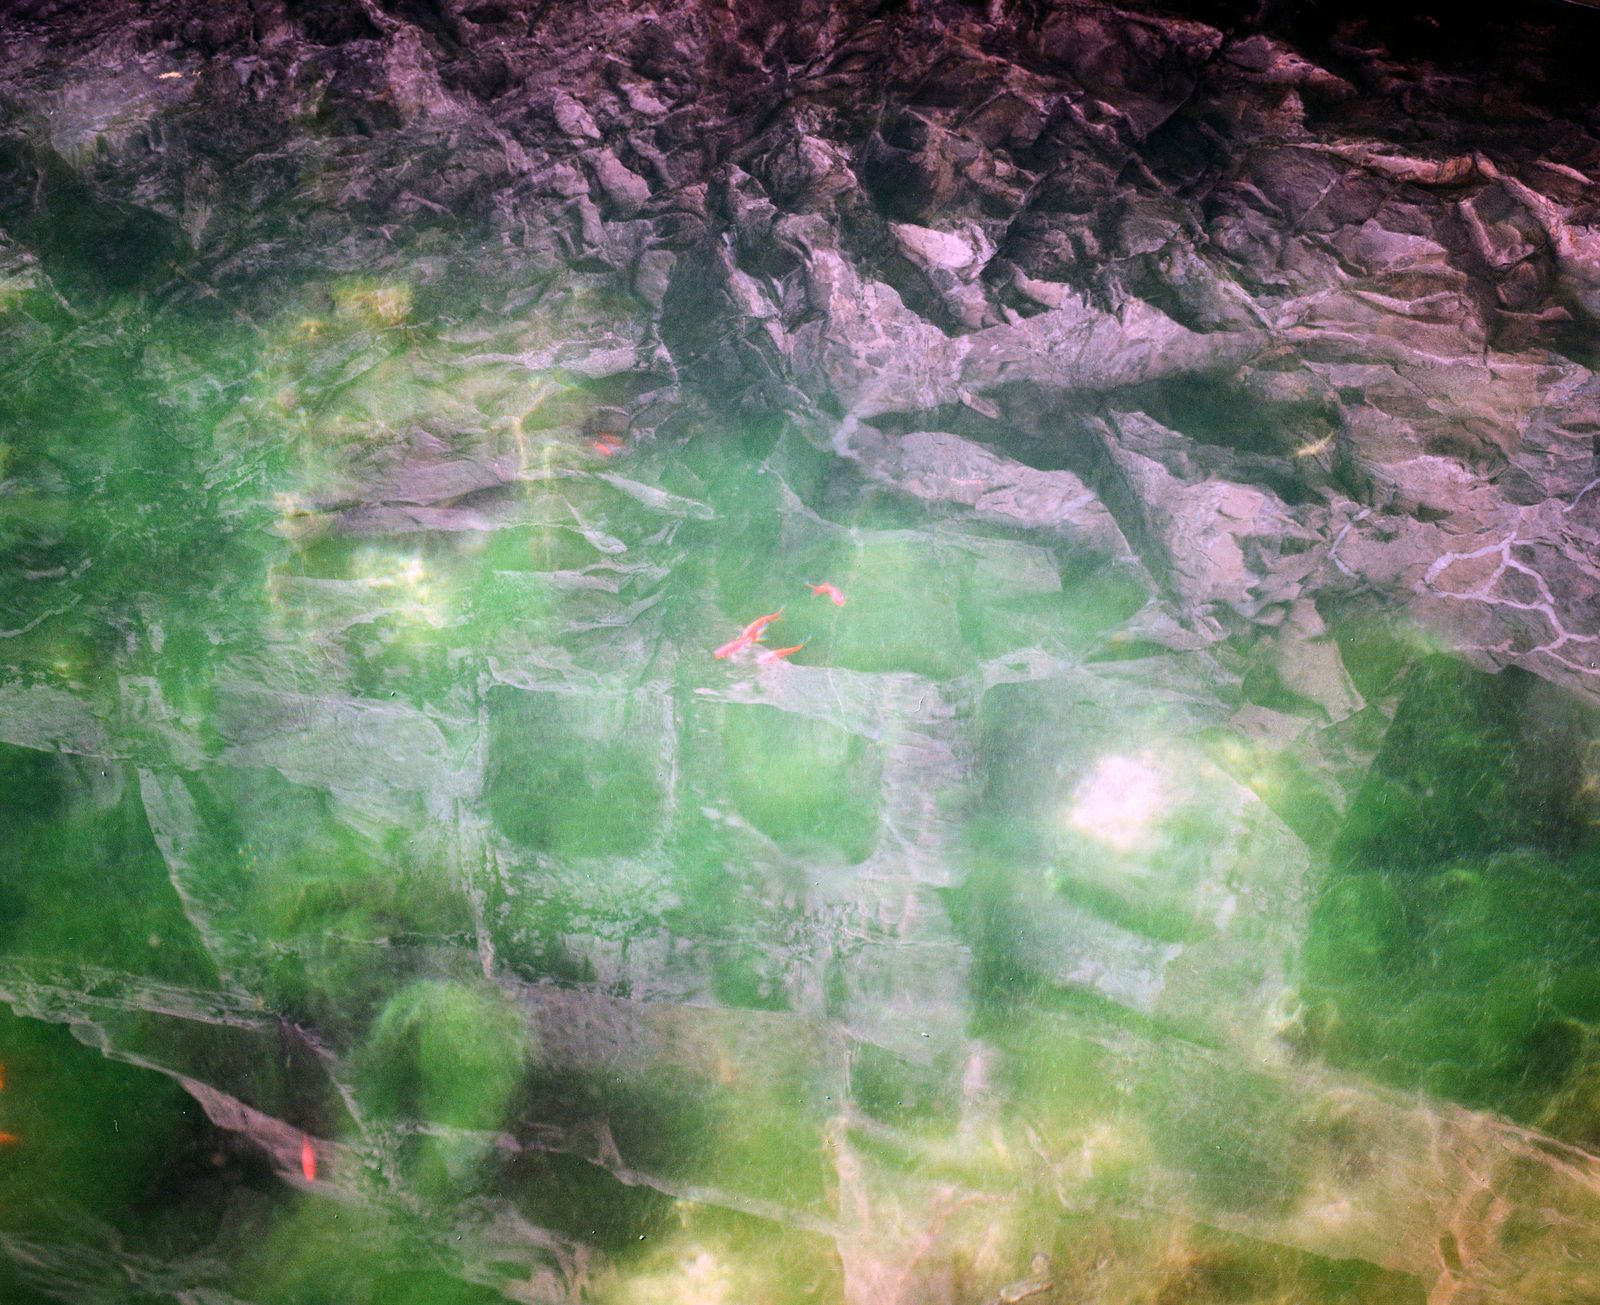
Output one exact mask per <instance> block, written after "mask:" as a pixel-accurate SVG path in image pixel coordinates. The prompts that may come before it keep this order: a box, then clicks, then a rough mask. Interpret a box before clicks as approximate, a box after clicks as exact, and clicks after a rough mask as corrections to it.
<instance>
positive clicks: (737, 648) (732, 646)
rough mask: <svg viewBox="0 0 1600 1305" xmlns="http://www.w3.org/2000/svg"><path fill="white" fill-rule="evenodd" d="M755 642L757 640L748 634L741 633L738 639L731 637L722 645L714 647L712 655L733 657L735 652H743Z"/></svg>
mask: <svg viewBox="0 0 1600 1305" xmlns="http://www.w3.org/2000/svg"><path fill="white" fill-rule="evenodd" d="M754 642H755V640H754V639H752V638H750V637H749V636H748V635H743V634H741V635H740V636H739V637H738V638H737V639H729V640H728V642H727V643H725V644H723V645H722V647H720V648H715V649H713V650H712V653H711V655H712V656H713V657H732V656H733V655H734V653H736V652H743V651H744V650H745V649H746V648H748V647H749V646H750V645H751V644H753V643H754Z"/></svg>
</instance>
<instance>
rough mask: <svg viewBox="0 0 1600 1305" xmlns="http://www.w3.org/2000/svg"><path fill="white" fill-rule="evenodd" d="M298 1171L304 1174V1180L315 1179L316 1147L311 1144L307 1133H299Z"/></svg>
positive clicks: (312, 1180) (311, 1181)
mask: <svg viewBox="0 0 1600 1305" xmlns="http://www.w3.org/2000/svg"><path fill="white" fill-rule="evenodd" d="M300 1172H301V1173H303V1174H304V1175H305V1176H306V1182H308V1183H314V1182H316V1181H317V1148H316V1147H314V1146H312V1145H311V1135H310V1134H309V1133H302V1134H300Z"/></svg>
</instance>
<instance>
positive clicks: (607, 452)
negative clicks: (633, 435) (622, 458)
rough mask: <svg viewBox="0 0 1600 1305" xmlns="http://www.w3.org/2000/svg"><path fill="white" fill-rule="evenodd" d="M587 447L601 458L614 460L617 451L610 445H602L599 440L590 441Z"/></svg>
mask: <svg viewBox="0 0 1600 1305" xmlns="http://www.w3.org/2000/svg"><path fill="white" fill-rule="evenodd" d="M589 447H590V448H591V449H593V450H594V451H595V452H596V453H598V454H599V455H600V456H601V457H602V458H614V457H616V456H617V450H616V449H615V448H614V447H613V446H612V445H610V444H606V443H603V442H601V441H600V440H590V441H589Z"/></svg>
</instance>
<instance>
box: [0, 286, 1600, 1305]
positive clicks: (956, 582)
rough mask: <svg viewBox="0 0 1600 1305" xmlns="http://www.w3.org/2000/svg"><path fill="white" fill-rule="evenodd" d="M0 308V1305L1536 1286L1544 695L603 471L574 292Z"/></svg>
mask: <svg viewBox="0 0 1600 1305" xmlns="http://www.w3.org/2000/svg"><path fill="white" fill-rule="evenodd" d="M5 285H6V286H7V287H9V288H6V289H4V290H0V332H3V333H4V344H5V348H6V349H7V351H8V354H9V357H10V358H11V359H12V360H13V362H12V364H11V376H12V380H13V383H12V385H11V386H10V387H9V389H8V391H7V393H6V394H5V396H4V398H3V400H0V437H3V438H4V440H5V450H4V458H5V464H4V473H3V474H4V476H5V477H6V479H5V484H4V488H3V492H0V537H3V538H4V540H5V548H6V556H7V559H8V560H7V563H6V566H5V568H4V571H3V572H0V628H3V630H4V632H5V638H4V640H3V642H0V659H3V664H4V671H3V676H0V738H3V739H4V744H3V746H0V773H3V782H4V788H5V792H6V794H7V801H6V802H5V804H4V808H3V815H0V841H3V843H4V847H3V849H0V865H3V869H0V876H3V878H0V889H3V891H0V993H3V994H4V996H5V998H6V1000H7V1002H8V1004H9V1006H10V1008H11V1010H12V1012H13V1013H12V1014H11V1015H8V1016H6V1017H5V1018H4V1021H3V1023H0V1048H3V1061H4V1065H5V1085H4V1091H3V1093H0V1129H3V1130H5V1131H6V1132H7V1133H9V1134H11V1135H12V1136H11V1140H9V1141H7V1142H6V1143H4V1145H3V1146H0V1203H3V1210H4V1222H3V1224H0V1248H3V1249H4V1251H5V1253H6V1257H5V1260H4V1267H0V1284H3V1285H4V1287H5V1289H6V1292H7V1293H8V1297H7V1298H8V1299H17V1300H34V1299H70V1300H106V1301H121V1300H138V1301H145V1300H150V1301H161V1300H169V1299H184V1300H205V1301H208V1302H210V1301H234V1300H248V1301H286V1302H290V1301H292V1302H300V1301H307V1302H310V1301H359V1300H373V1301H377V1300H382V1301H386V1302H389V1301H397V1302H418V1303H419V1305H420V1303H422V1302H428V1303H432V1302H455V1301H462V1302H471V1301H480V1300H483V1301H489V1300H499V1299H514V1300H558V1299H579V1298H581V1299H586V1300H596V1301H608V1302H610V1301H616V1302H655V1301H663V1302H665V1301H697V1302H716V1301H727V1302H743V1301H753V1300H763V1301H789V1300H794V1301H801V1300H805V1301H814V1300H823V1301H826V1300H842V1299H849V1300H851V1301H872V1302H892V1301H907V1302H909V1301H930V1300H933V1301H951V1302H968V1301H970V1302H974V1305H976V1303H977V1302H982V1301H990V1300H997V1299H998V1300H1023V1299H1032V1300H1040V1301H1059V1302H1067V1301H1079V1300H1097V1301H1107V1302H1120V1301H1129V1302H1152V1303H1154V1302H1176V1301H1213V1300H1214V1301H1338V1302H1345V1301H1352V1302H1353V1301H1373V1302H1389V1301H1407V1300H1417V1301H1420V1300H1423V1299H1424V1297H1425V1295H1426V1286H1425V1284H1429V1283H1434V1284H1437V1283H1440V1282H1443V1283H1444V1284H1445V1286H1446V1287H1449V1284H1450V1283H1451V1282H1452V1281H1456V1280H1459V1281H1461V1282H1462V1283H1465V1284H1467V1286H1464V1287H1463V1289H1462V1290H1463V1294H1461V1295H1460V1297H1459V1299H1463V1300H1465V1299H1480V1298H1481V1299H1494V1298H1495V1297H1494V1296H1493V1295H1492V1294H1491V1295H1488V1296H1482V1297H1474V1296H1471V1295H1470V1294H1468V1293H1469V1291H1470V1290H1478V1289H1480V1288H1481V1289H1484V1290H1488V1291H1490V1292H1491V1293H1492V1292H1493V1291H1494V1290H1496V1289H1497V1284H1503V1283H1505V1282H1509V1281H1512V1280H1515V1281H1516V1282H1518V1283H1519V1284H1520V1286H1519V1287H1518V1290H1520V1291H1522V1292H1524V1293H1525V1298H1526V1299H1565V1298H1566V1297H1562V1296H1560V1295H1559V1294H1547V1295H1545V1296H1540V1295H1539V1294H1538V1292H1540V1291H1541V1290H1546V1289H1548V1293H1559V1292H1563V1291H1567V1290H1569V1289H1570V1290H1579V1289H1580V1288H1582V1287H1583V1284H1584V1283H1586V1282H1587V1281H1588V1280H1587V1279H1586V1278H1584V1277H1583V1275H1584V1274H1585V1273H1588V1272H1591V1271H1590V1270H1587V1269H1585V1268H1584V1267H1583V1264H1584V1261H1583V1260H1582V1259H1581V1258H1577V1257H1582V1256H1590V1257H1592V1255H1593V1254H1594V1253H1595V1251H1596V1248H1595V1247H1594V1244H1593V1239H1594V1232H1593V1230H1594V1228H1595V1227H1596V1226H1597V1225H1596V1222H1595V1215H1596V1214H1597V1213H1600V1210H1596V1208H1595V1205H1596V1194H1597V1193H1600V1177H1597V1170H1596V1167H1595V1166H1594V1163H1593V1161H1592V1160H1591V1159H1590V1158H1589V1157H1588V1155H1587V1154H1586V1153H1585V1152H1583V1151H1582V1150H1578V1149H1575V1148H1578V1147H1582V1146H1585V1145H1589V1144H1592V1143H1594V1142H1595V1141H1596V1140H1600V1139H1597V1117H1596V1110H1597V1109H1600V1107H1597V1104H1596V1098H1595V1096H1594V1089H1593V1084H1594V1082H1595V1079H1594V1071H1593V1069H1592V1062H1593V1052H1592V1050H1591V1043H1592V1041H1593V1035H1592V1033H1591V1023H1592V1021H1594V1020H1595V1019H1597V1018H1600V959H1597V954H1596V947H1595V941H1594V940H1595V938H1596V929H1595V924H1596V923H1597V920H1596V915H1597V905H1596V902H1597V899H1596V895H1595V889H1594V885H1595V883H1596V872H1595V865H1594V853H1593V848H1592V840H1591V839H1590V836H1589V833H1588V829H1589V824H1588V822H1589V819H1590V808H1589V805H1588V803H1589V791H1588V789H1587V787H1586V784H1587V782H1588V781H1587V780H1586V778H1585V775H1584V773H1583V771H1584V766H1585V764H1586V762H1585V758H1586V757H1587V751H1586V746H1587V745H1586V736H1585V733H1584V725H1583V722H1582V719H1581V718H1580V717H1579V716H1578V715H1577V714H1575V713H1574V712H1573V711H1571V710H1570V709H1569V708H1567V707H1566V706H1565V705H1564V704H1563V703H1562V702H1561V700H1560V699H1559V698H1557V697H1556V695H1554V693H1553V691H1549V690H1542V689H1540V688H1539V687H1538V686H1537V685H1536V684H1534V683H1533V682H1532V681H1530V680H1527V679H1526V678H1525V677H1523V678H1519V677H1517V676H1515V675H1508V676H1502V677H1497V678H1494V679H1490V678H1487V677H1482V676H1479V675H1478V674H1477V673H1476V672H1472V671H1469V670H1467V669H1466V668H1464V667H1461V666H1460V665H1458V664H1457V663H1456V662H1454V661H1453V660H1452V659H1451V658H1450V657H1449V656H1448V650H1445V649H1438V648H1436V647H1434V646H1432V645H1430V644H1429V642H1428V640H1427V639H1426V637H1425V636H1423V635H1422V634H1420V633H1419V632H1416V631H1413V630H1410V629H1408V628H1406V627H1405V626H1404V625H1403V623H1401V622H1399V621H1397V620H1394V619H1391V618H1390V617H1389V616H1388V615H1387V614H1385V613H1382V612H1376V613H1374V612H1366V613H1362V614H1360V615H1359V616H1357V615H1354V614H1352V615H1351V616H1350V617H1349V618H1348V619H1346V620H1344V621H1343V622H1342V623H1338V624H1336V626H1335V628H1334V631H1333V639H1334V642H1335V644H1336V646H1337V647H1338V648H1339V649H1340V651H1341V653H1342V655H1343V658H1344V662H1345V665H1346V666H1347V668H1348V670H1349V672H1350V676H1351V679H1352V681H1353V688H1354V690H1355V691H1356V692H1357V693H1358V694H1359V697H1358V698H1357V699H1356V700H1355V702H1354V703H1353V704H1352V707H1353V709H1352V710H1351V711H1350V712H1349V713H1348V714H1347V715H1346V716H1344V717H1343V719H1341V720H1338V721H1329V720H1328V719H1327V713H1326V712H1323V711H1322V710H1321V709H1319V708H1317V707H1316V706H1315V705H1313V704H1311V703H1310V702H1309V701H1308V700H1306V699H1304V698H1300V697H1297V696H1296V694H1295V693H1294V692H1293V691H1292V690H1291V689H1290V688H1288V687H1286V686H1285V684H1284V682H1283V677H1282V676H1281V675H1279V674H1276V673H1274V672H1273V671H1272V670H1271V666H1272V661H1271V656H1270V650H1266V649H1264V648H1261V647H1255V646H1250V645H1239V646H1233V645H1229V646H1225V647H1221V648H1217V649H1213V650H1211V651H1201V652H1192V653H1186V654H1184V653H1173V652H1170V651H1167V650H1165V649H1162V648H1160V647H1158V646H1155V645H1153V644H1151V643H1149V642H1148V641H1147V640H1146V638H1145V636H1144V635H1143V634H1141V633H1140V627H1139V625H1138V624H1137V620H1136V618H1137V617H1138V614H1139V612H1140V611H1141V609H1142V608H1143V607H1144V605H1145V602H1146V594H1145V592H1144V590H1143V588H1142V587H1141V585H1140V584H1139V583H1138V582H1137V581H1136V580H1135V579H1134V578H1133V577H1132V575H1131V574H1130V573H1129V572H1128V571H1127V570H1126V569H1124V568H1122V567H1121V566H1119V565H1118V564H1117V563H1116V562H1114V561H1112V560H1110V559H1106V558H1100V557H1096V556H1092V555H1086V554H1084V553H1082V552H1081V551H1079V550H1075V549H1073V548H1071V547H1069V546H1067V545H1066V544H1064V543H1063V542H1062V541H1061V540H1059V539H1057V538H1053V537H1051V536H1050V535H1049V534H1047V533H1046V532H1042V531H1041V532H1028V531H1021V530H1009V529H1005V528H1001V527H996V526H986V525H983V524H980V523H977V522H975V521H974V520H972V519H971V518H970V517H969V516H966V515H963V514H961V513H959V512H956V511H953V510H951V511H945V510H942V509H930V508H928V507H926V506H924V505H921V504H918V503H916V502H914V501H913V500H911V499H909V498H906V497H903V496H901V495H899V494H898V493H897V492H895V491H894V490H893V489H892V488H891V487H887V486H883V485H880V484H876V483H874V482H871V481H869V480H866V479H864V478H863V477H862V476H861V475H860V474H859V472H858V471H857V470H856V469H855V468H854V467H852V466H851V465H850V464H848V463H846V462H843V461H841V460H839V459H837V458H835V457H834V456H833V455H832V454H830V453H828V452H826V451H823V450H820V449H819V448H817V447H814V446H813V444H811V443H809V442H807V440H805V439H804V438H802V436H801V435H800V433H798V432H797V431H795V430H791V429H786V428H782V427H779V426H777V425H773V424H771V423H749V422H745V423H741V422H740V421H738V420H735V419H732V418H730V419H729V420H727V421H726V422H724V423H722V424H721V425H716V426H712V425H706V426H699V425H691V424H690V423H688V422H686V421H685V420H683V419H681V418H676V419H674V420H672V421H669V422H667V423H665V424H664V425H663V426H662V427H661V428H660V430H659V431H657V433H656V435H655V437H654V438H652V439H649V440H646V441H643V442H640V443H638V444H637V445H635V446H629V447H627V448H625V449H623V450H621V451H620V452H617V453H615V454H612V455H606V454H603V453H602V452H601V451H600V450H598V449H596V448H595V443H596V441H597V440H598V437H599V435H600V434H601V433H602V432H604V431H606V430H607V429H608V427H609V425H611V424H614V421H613V419H612V418H611V417H610V416H608V413H609V412H610V411H611V405H614V404H617V403H619V402H625V401H628V400H630V399H632V398H635V397H636V396H637V395H639V394H641V393H643V392H646V391H648V390H649V389H650V388H651V387H652V386H655V385H658V384H660V383H661V382H660V378H652V377H648V376H629V377H622V378H618V377H616V376H611V377H607V378H605V379H603V380H593V379H585V378H584V377H583V376H581V375H578V374H576V373H575V372H572V371H564V370H563V369H562V368H561V367H560V366H559V365H558V363H559V361H560V354H559V351H560V348H561V344H562V341H563V339H564V338H566V337H567V336H569V335H571V334H573V333H576V332H580V331H582V330H584V329H586V328H585V322H586V321H588V320H589V319H588V318H586V316H585V314H586V313H587V312H588V311H589V309H588V306H585V305H584V304H582V303H581V302H574V301H571V300H558V301H556V302H554V303H553V304H551V305H550V306H548V307H541V308H539V309H538V310H534V309H530V308H528V307H527V306H526V300H527V296H526V295H522V296H521V302H522V305H523V306H522V307H521V308H520V310H519V309H516V308H515V305H516V303H517V301H518V299H519V292H518V291H515V290H513V291H510V292H505V291H499V290H494V291H491V289H490V288H488V287H483V286H479V285H473V284H470V283H462V284H456V283H454V282H452V281H451V279H450V277H449V276H448V275H439V276H437V277H435V278H434V280H433V281H432V282H431V283H430V284H427V285H418V286H413V285H411V284H409V283H407V282H404V281H401V280H399V279H395V278H387V279H384V278H376V279H356V278H330V279H329V280H327V281H326V282H324V283H319V284H315V285H310V286H303V287H296V288H286V289H284V290H283V291H282V292H281V294H280V295H279V296H278V298H279V299H280V300H281V302H277V301H274V302H273V303H272V305H271V307H270V310H269V311H265V312H260V313H257V314H255V316H254V317H253V318H251V319H250V320H246V319H245V316H244V314H242V313H239V312H234V311H230V310H229V309H228V308H226V307H225V306H224V305H221V304H220V303H218V302H214V301H213V300H212V299H209V298H207V297H205V296H199V297H195V296H187V297H186V298H187V299H188V301H189V302H186V303H184V304H181V305H180V304H178V303H176V302H175V303H173V304H170V305H166V306H163V305H161V304H158V303H151V302H147V301H135V300H121V299H118V298H117V297H116V296H115V293H114V287H113V288H112V290H111V291H110V292H106V291H105V289H104V288H103V287H102V288H101V290H102V293H101V294H100V297H99V298H98V299H97V300H95V302H96V303H97V304H98V305H99V306H98V307H97V308H96V309H94V310H93V311H92V312H87V313H85V312H82V311H79V312H69V311H68V310H67V309H66V308H65V307H64V306H63V305H62V304H61V303H60V302H59V301H57V300H55V299H54V296H53V295H52V293H51V292H50V291H49V290H48V288H47V287H45V286H44V285H43V283H42V282H41V281H40V280H39V279H38V278H37V277H35V276H32V275H30V274H29V272H28V271H27V269H26V268H25V267H23V268H15V269H13V272H12V273H11V274H10V278H9V280H8V281H7V282H5ZM491 294H492V295H493V296H495V301H494V304H485V303H481V302H480V300H483V299H485V298H486V297H489V296H491ZM268 297H269V298H270V297H271V296H270V294H269V295H268ZM502 300H503V302H502ZM495 304H499V305H500V307H501V308H502V309H503V310H504V311H501V312H496V311H493V309H494V306H495ZM508 305H509V306H508ZM261 323H264V324H261ZM735 409H736V405H735V404H734V403H731V402H730V405H729V411H730V412H733V411H735ZM824 580H826V581H830V582H832V583H834V584H836V585H838V586H839V588H840V589H841V591H843V593H844V594H845V595H846V598H847V602H846V604H845V606H843V607H837V606H835V605H834V604H833V603H832V602H830V601H829V600H828V599H827V598H826V597H822V596H818V595H816V594H813V593H812V592H811V591H810V590H809V589H808V587H807V586H808V582H811V583H815V582H820V581H824ZM780 609H781V611H782V617H781V620H780V621H778V622H777V623H776V624H774V626H773V627H772V630H771V631H770V633H769V637H768V640H767V647H769V648H774V647H787V646H791V645H802V646H801V648H800V650H799V651H798V652H796V653H794V654H793V655H792V657H790V658H788V659H787V660H777V661H772V662H768V663H763V662H761V661H760V660H759V657H758V655H757V650H756V649H750V650H747V651H746V652H744V653H743V654H740V655H738V656H736V657H733V658H730V659H726V660H718V659H716V658H713V657H712V656H711V650H712V649H714V648H716V647H717V646H718V645H720V644H722V643H724V642H725V641H727V640H729V639H731V638H732V637H733V636H734V635H735V634H736V633H737V632H738V631H739V629H740V628H741V627H742V626H743V625H744V624H745V623H746V622H748V621H750V620H751V619H753V618H755V617H756V616H759V615H761V614H763V613H769V612H773V611H776V610H780ZM1363 702H1364V703H1365V705H1362V703H1363ZM1241 708H1244V709H1246V710H1244V711H1243V712H1241ZM1530 1284H1531V1285H1530ZM1574 1284H1575V1285H1574ZM184 1293H188V1294H187V1295H185V1294H184ZM1580 1297H1581V1290H1579V1296H1575V1297H1572V1299H1578V1298H1580ZM1436 1298H1438V1299H1453V1298H1454V1297H1451V1296H1449V1295H1445V1296H1443V1297H1436Z"/></svg>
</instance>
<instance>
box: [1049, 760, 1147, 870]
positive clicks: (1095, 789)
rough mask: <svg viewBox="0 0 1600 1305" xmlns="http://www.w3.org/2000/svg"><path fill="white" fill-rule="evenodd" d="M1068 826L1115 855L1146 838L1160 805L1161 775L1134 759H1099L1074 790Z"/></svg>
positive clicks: (1068, 815)
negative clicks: (1112, 851) (1114, 852)
mask: <svg viewBox="0 0 1600 1305" xmlns="http://www.w3.org/2000/svg"><path fill="white" fill-rule="evenodd" d="M1069 803H1070V805H1069V807H1068V810H1067V826H1068V828H1070V829H1073V830H1076V831H1077V832H1078V833H1080V834H1083V835H1085V836H1087V837H1089V838H1092V839H1094V840H1095V841H1096V842H1098V843H1104V844H1105V845H1106V846H1107V847H1109V848H1112V849H1113V850H1114V851H1117V852H1132V851H1134V850H1135V849H1136V848H1138V847H1139V846H1141V845H1142V844H1143V843H1144V842H1145V841H1146V840H1147V838H1148V837H1149V834H1150V830H1151V826H1152V824H1153V823H1154V822H1155V818H1156V815H1157V814H1158V813H1159V812H1160V810H1161V808H1162V805H1163V794H1162V784H1161V775H1160V772H1159V771H1158V770H1157V769H1156V768H1155V767H1154V766H1153V765H1151V764H1150V763H1149V762H1148V761H1145V760H1142V759H1140V758H1137V757H1118V756H1111V757H1102V758H1101V759H1100V760H1099V761H1098V762H1097V763H1096V764H1095V768H1094V769H1093V770H1092V771H1090V773H1089V774H1088V775H1087V776H1085V777H1084V779H1083V780H1081V781H1080V782H1079V784H1078V786H1077V787H1076V788H1075V789H1073V791H1072V797H1071V798H1070V799H1069Z"/></svg>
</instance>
